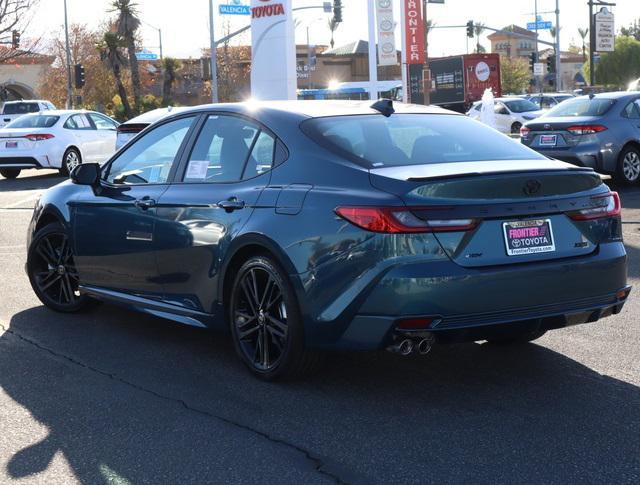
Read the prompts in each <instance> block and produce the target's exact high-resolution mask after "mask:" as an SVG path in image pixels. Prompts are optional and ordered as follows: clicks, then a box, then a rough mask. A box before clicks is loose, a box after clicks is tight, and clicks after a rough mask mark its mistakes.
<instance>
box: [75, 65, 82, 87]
mask: <svg viewBox="0 0 640 485" xmlns="http://www.w3.org/2000/svg"><path fill="white" fill-rule="evenodd" d="M74 71H75V77H76V89H80V88H82V87H83V86H84V84H85V79H84V66H83V65H82V64H76V65H75V66H74Z"/></svg>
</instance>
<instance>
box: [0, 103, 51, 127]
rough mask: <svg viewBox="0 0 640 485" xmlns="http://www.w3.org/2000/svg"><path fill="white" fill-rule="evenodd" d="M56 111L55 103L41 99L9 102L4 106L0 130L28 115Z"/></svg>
mask: <svg viewBox="0 0 640 485" xmlns="http://www.w3.org/2000/svg"><path fill="white" fill-rule="evenodd" d="M53 109H56V107H55V106H54V105H53V103H51V102H49V101H43V100H41V99H22V100H20V101H7V102H5V103H4V105H3V106H2V113H0V128H3V127H4V126H6V125H7V124H9V123H11V122H12V121H13V120H15V119H16V118H19V117H20V116H22V115H26V114H28V113H38V112H40V111H49V110H53Z"/></svg>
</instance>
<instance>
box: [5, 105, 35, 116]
mask: <svg viewBox="0 0 640 485" xmlns="http://www.w3.org/2000/svg"><path fill="white" fill-rule="evenodd" d="M38 111H40V106H38V103H7V104H5V105H4V109H3V110H2V114H5V115H22V114H25V113H37V112H38Z"/></svg>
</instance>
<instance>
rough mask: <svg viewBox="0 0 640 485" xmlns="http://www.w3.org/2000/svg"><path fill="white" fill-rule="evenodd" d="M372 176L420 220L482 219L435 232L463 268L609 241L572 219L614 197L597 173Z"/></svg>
mask: <svg viewBox="0 0 640 485" xmlns="http://www.w3.org/2000/svg"><path fill="white" fill-rule="evenodd" d="M370 176H371V182H372V184H373V185H374V186H375V187H377V188H379V189H382V190H385V191H387V192H390V193H393V194H395V195H397V196H398V197H400V198H401V199H402V201H403V202H404V203H405V204H406V205H407V207H409V208H411V209H412V210H411V212H412V213H413V214H414V215H415V216H416V217H418V218H419V219H423V220H429V221H434V220H435V221H437V220H449V221H450V220H468V219H473V220H475V221H476V225H475V227H474V228H473V229H472V230H466V231H451V232H436V233H435V236H436V238H437V239H438V241H439V242H440V245H441V246H442V249H443V250H444V251H445V252H446V253H447V255H448V256H449V257H450V258H451V259H452V260H453V261H454V262H456V263H457V264H459V265H460V266H464V267H481V266H492V265H501V264H513V263H524V262H532V261H542V260H550V259H560V258H567V257H577V256H583V255H586V254H589V253H591V252H593V251H595V249H596V248H597V246H598V244H599V243H600V242H601V241H602V240H603V239H604V238H605V237H606V228H605V227H604V226H602V225H601V223H600V221H589V223H585V222H579V221H574V220H572V219H571V218H569V217H568V216H567V213H571V212H575V211H577V210H579V209H584V208H587V207H591V206H593V204H594V202H593V196H594V195H597V194H602V193H607V192H608V191H609V189H608V188H607V187H606V186H605V185H603V183H602V180H601V179H600V177H599V176H598V174H596V173H595V172H594V171H592V170H591V169H585V168H580V167H575V166H573V165H569V164H566V163H563V162H557V161H554V160H548V161H547V160H542V161H541V160H532V161H526V160H524V161H522V160H517V161H509V162H464V163H440V164H429V165H418V166H405V167H386V168H382V169H372V170H371V171H370ZM536 238H537V239H536ZM545 238H546V239H545ZM545 240H546V243H545V242H544V241H545ZM534 243H535V245H533V244H534ZM519 245H520V246H519ZM515 246H518V247H515Z"/></svg>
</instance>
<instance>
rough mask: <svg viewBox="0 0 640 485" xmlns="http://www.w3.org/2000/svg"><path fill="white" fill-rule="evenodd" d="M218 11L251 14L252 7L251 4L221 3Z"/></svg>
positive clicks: (226, 13)
mask: <svg viewBox="0 0 640 485" xmlns="http://www.w3.org/2000/svg"><path fill="white" fill-rule="evenodd" d="M218 11H219V12H220V15H251V7H250V6H249V5H240V4H233V5H219V6H218Z"/></svg>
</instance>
